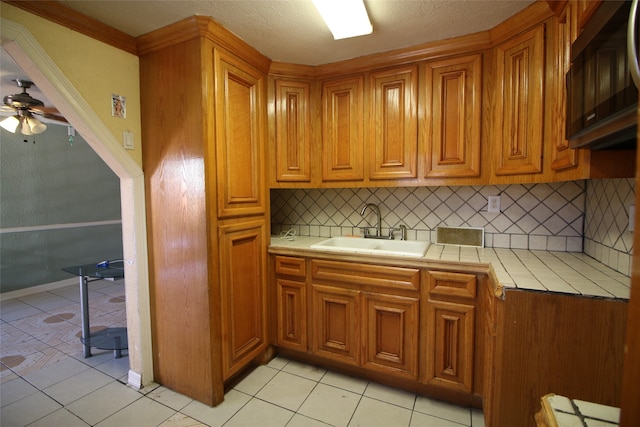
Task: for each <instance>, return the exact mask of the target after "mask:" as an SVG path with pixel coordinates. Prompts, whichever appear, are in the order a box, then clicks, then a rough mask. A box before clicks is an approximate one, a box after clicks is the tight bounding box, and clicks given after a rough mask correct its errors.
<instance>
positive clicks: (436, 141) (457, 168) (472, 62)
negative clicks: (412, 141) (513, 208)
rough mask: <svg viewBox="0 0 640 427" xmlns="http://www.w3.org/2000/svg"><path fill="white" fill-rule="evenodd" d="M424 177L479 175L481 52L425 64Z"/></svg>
mask: <svg viewBox="0 0 640 427" xmlns="http://www.w3.org/2000/svg"><path fill="white" fill-rule="evenodd" d="M425 75H426V79H425V80H426V91H427V96H426V99H427V103H428V105H427V108H426V109H425V125H424V128H425V135H426V152H425V153H424V161H425V175H424V176H425V178H436V177H437V178H444V177H475V176H479V175H480V134H481V132H480V130H481V129H480V128H481V105H482V104H481V87H482V55H481V54H477V55H470V56H464V57H461V58H452V59H446V60H442V61H433V62H427V64H426V71H425Z"/></svg>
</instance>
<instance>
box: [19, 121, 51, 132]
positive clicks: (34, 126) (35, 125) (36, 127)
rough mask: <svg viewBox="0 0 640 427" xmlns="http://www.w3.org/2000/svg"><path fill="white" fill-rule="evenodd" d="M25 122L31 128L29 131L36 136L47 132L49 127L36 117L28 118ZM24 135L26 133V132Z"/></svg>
mask: <svg viewBox="0 0 640 427" xmlns="http://www.w3.org/2000/svg"><path fill="white" fill-rule="evenodd" d="M24 122H25V123H26V124H27V126H28V127H29V131H30V132H31V134H32V135H36V134H39V133H42V132H44V131H45V130H47V125H45V124H44V123H42V122H41V121H40V120H38V119H36V118H34V117H26V118H25V119H24ZM23 127H24V125H23ZM22 133H24V131H23V132H22ZM25 135H27V134H25Z"/></svg>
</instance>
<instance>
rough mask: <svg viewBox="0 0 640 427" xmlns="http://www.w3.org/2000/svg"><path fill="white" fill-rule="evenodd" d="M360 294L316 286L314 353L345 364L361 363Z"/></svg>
mask: <svg viewBox="0 0 640 427" xmlns="http://www.w3.org/2000/svg"><path fill="white" fill-rule="evenodd" d="M358 299H359V292H358V291H353V290H349V289H341V288H334V287H332V286H319V285H313V315H312V318H313V322H314V324H313V332H314V338H313V351H314V353H316V354H318V355H320V356H324V357H327V358H330V359H334V360H338V361H341V362H345V363H349V364H352V365H358V364H359V363H360V351H359V345H360V332H359V331H360V322H359V320H358V319H359V303H358Z"/></svg>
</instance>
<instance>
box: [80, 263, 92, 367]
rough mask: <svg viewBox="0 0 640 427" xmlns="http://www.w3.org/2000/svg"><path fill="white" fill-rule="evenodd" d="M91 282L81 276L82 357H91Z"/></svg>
mask: <svg viewBox="0 0 640 427" xmlns="http://www.w3.org/2000/svg"><path fill="white" fill-rule="evenodd" d="M88 282H89V280H88V279H87V277H86V276H83V275H82V274H81V275H80V312H81V314H82V346H83V348H82V356H83V357H85V358H87V357H91V344H90V341H91V329H90V328H89V286H88Z"/></svg>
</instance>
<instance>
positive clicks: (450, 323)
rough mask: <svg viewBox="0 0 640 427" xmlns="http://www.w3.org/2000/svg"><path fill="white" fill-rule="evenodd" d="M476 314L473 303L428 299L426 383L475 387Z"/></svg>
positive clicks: (459, 387)
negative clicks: (471, 304)
mask: <svg viewBox="0 0 640 427" xmlns="http://www.w3.org/2000/svg"><path fill="white" fill-rule="evenodd" d="M474 316H475V308H474V307H473V306H470V305H465V304H457V303H450V302H443V301H433V300H429V301H428V303H427V318H428V323H429V325H431V326H430V327H429V330H428V331H427V343H428V344H427V348H428V349H429V351H428V353H427V356H428V357H427V365H426V370H425V373H426V378H425V379H426V382H427V383H429V384H433V385H440V386H443V387H447V388H450V389H453V390H460V391H464V392H467V393H470V392H471V391H472V386H473V384H472V383H473V345H474V340H473V337H474V323H475V320H474V319H475V318H474Z"/></svg>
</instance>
